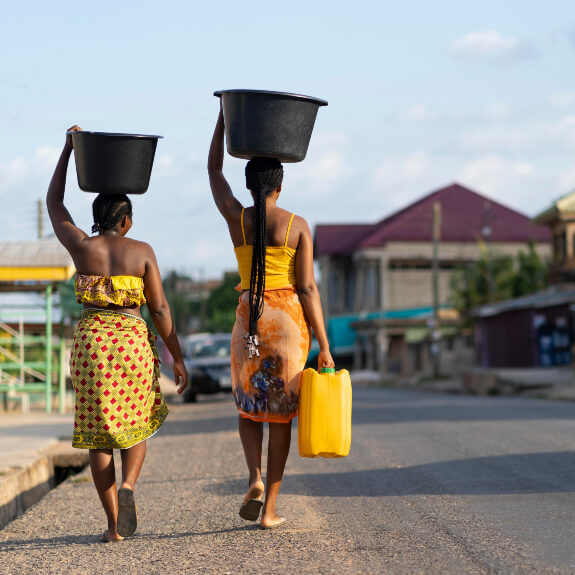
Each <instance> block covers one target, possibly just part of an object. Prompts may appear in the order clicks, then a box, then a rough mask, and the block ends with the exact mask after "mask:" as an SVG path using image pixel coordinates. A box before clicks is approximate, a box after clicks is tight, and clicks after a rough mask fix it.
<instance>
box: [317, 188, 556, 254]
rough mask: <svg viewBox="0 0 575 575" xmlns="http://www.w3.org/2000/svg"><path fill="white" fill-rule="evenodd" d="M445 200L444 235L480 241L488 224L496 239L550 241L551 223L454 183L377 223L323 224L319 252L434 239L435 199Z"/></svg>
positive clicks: (346, 251)
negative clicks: (537, 220) (544, 223)
mask: <svg viewBox="0 0 575 575" xmlns="http://www.w3.org/2000/svg"><path fill="white" fill-rule="evenodd" d="M436 201H437V202H439V203H440V204H441V214H442V221H441V240H442V241H446V242H477V241H478V240H479V239H481V238H483V237H484V236H483V235H482V230H483V229H484V228H485V226H486V225H487V224H488V225H489V227H490V229H491V235H490V241H492V242H520V243H526V242H529V241H530V240H534V241H537V242H548V241H550V240H551V233H550V231H549V229H548V228H547V227H546V226H540V225H537V224H534V223H533V222H532V221H531V219H530V218H528V217H527V216H524V215H523V214H521V213H519V212H517V211H515V210H512V209H510V208H508V207H506V206H504V205H502V204H500V203H498V202H495V201H493V200H491V199H489V198H486V197H485V196H482V195H481V194H478V193H477V192H474V191H473V190H470V189H469V188H466V187H464V186H461V185H459V184H451V185H449V186H447V187H445V188H441V189H439V190H437V191H435V192H432V193H431V194H428V195H427V196H425V197H423V198H421V199H420V200H417V201H416V202H414V203H413V204H410V205H409V206H407V207H405V208H403V209H402V210H399V211H398V212H395V213H394V214H392V215H391V216H389V217H387V218H385V219H383V220H381V221H380V222H379V223H377V224H363V225H362V224H355V225H349V224H333V225H332V224H320V225H318V226H316V231H315V250H316V255H326V254H337V253H339V254H349V253H352V252H354V251H356V250H358V249H362V248H371V247H382V246H384V245H385V244H386V243H388V242H391V241H395V242H429V241H431V239H432V222H433V204H434V203H435V202H436Z"/></svg>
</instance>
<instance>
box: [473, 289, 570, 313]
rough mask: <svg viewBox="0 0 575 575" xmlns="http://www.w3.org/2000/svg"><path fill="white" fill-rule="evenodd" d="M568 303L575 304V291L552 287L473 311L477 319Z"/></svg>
mask: <svg viewBox="0 0 575 575" xmlns="http://www.w3.org/2000/svg"><path fill="white" fill-rule="evenodd" d="M567 303H575V289H574V288H562V287H552V288H549V289H547V290H545V291H541V292H538V293H534V294H531V295H526V296H523V297H518V298H515V299H508V300H504V301H500V302H497V303H492V304H486V305H482V306H480V307H478V308H476V309H475V310H473V315H474V316H476V317H491V316H495V315H499V314H501V313H505V312H508V311H515V310H520V309H543V308H547V307H554V306H558V305H563V304H567Z"/></svg>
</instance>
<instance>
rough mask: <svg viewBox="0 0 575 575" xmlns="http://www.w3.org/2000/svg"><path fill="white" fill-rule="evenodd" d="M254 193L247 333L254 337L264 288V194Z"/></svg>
mask: <svg viewBox="0 0 575 575" xmlns="http://www.w3.org/2000/svg"><path fill="white" fill-rule="evenodd" d="M253 192H254V196H255V198H254V246H253V251H252V271H251V275H250V323H249V333H250V335H255V334H256V331H257V322H258V319H259V318H260V317H261V316H262V313H263V311H264V298H263V294H264V290H265V287H266V251H267V241H266V193H265V191H264V190H263V189H262V188H260V189H256V190H253Z"/></svg>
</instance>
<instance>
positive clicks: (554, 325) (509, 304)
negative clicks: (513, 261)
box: [475, 192, 575, 367]
mask: <svg viewBox="0 0 575 575" xmlns="http://www.w3.org/2000/svg"><path fill="white" fill-rule="evenodd" d="M533 221H534V222H535V223H537V224H544V225H545V226H547V227H548V229H549V230H550V235H551V236H552V257H551V265H550V268H549V278H548V279H549V283H550V284H551V285H550V287H549V288H548V289H546V290H543V291H541V292H539V293H536V294H532V295H528V296H525V297H520V298H515V299H511V300H507V301H502V302H497V303H494V304H490V305H484V306H481V307H479V308H478V309H477V310H475V316H476V319H477V321H476V338H475V339H476V345H477V350H478V359H479V363H480V365H482V366H483V367H548V366H556V365H566V364H570V363H571V362H572V349H573V342H574V341H575V337H574V336H575V315H574V314H575V192H571V193H569V194H567V195H565V196H563V197H561V198H559V199H558V200H557V201H555V202H553V204H552V205H551V206H550V207H549V208H547V209H546V210H544V211H543V212H541V213H540V214H538V215H537V216H536V217H535V218H534V220H533ZM510 333H513V337H512V338H510V337H509V334H510Z"/></svg>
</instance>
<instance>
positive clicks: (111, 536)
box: [102, 529, 124, 543]
mask: <svg viewBox="0 0 575 575" xmlns="http://www.w3.org/2000/svg"><path fill="white" fill-rule="evenodd" d="M123 540H124V538H123V537H122V536H121V535H120V534H119V533H118V532H117V531H112V530H111V529H107V530H106V531H104V533H103V534H102V541H103V542H104V543H111V542H112V541H123Z"/></svg>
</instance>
